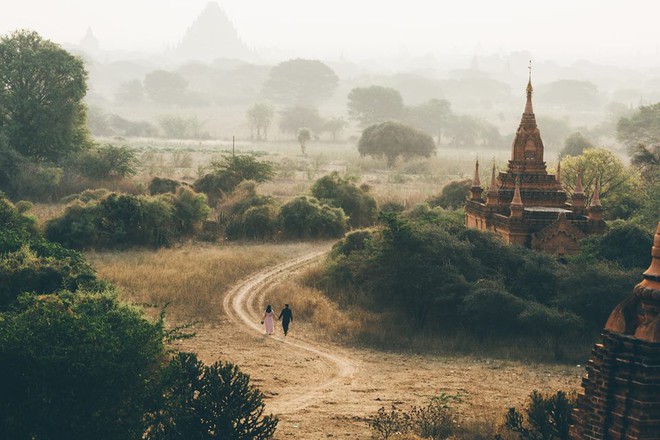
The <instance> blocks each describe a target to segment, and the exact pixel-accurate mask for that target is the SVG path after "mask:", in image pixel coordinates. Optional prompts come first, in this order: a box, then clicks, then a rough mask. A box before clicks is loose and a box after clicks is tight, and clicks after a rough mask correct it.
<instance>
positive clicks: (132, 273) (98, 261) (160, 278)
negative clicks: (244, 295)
mask: <svg viewBox="0 0 660 440" xmlns="http://www.w3.org/2000/svg"><path fill="white" fill-rule="evenodd" d="M312 246H313V244H305V243H297V244H285V245H274V244H257V245H240V246H239V245H224V244H223V245H204V244H199V243H196V244H187V245H184V246H182V247H180V248H175V249H159V250H157V251H152V250H144V249H140V250H129V251H123V252H112V251H108V252H100V251H96V252H89V253H87V254H86V256H87V258H88V260H89V261H90V262H91V263H92V264H93V265H94V267H95V268H96V270H97V272H98V275H99V278H101V279H105V280H108V281H110V282H112V283H113V284H115V285H116V286H117V287H118V288H119V289H120V291H121V297H122V299H123V300H125V301H128V302H132V303H137V304H150V305H155V306H158V307H162V306H164V305H165V304H169V307H170V308H169V310H168V313H169V314H170V315H173V316H174V317H175V318H177V319H196V320H202V321H209V322H212V321H214V320H216V319H217V318H218V314H219V313H220V306H219V303H218V300H219V299H221V298H222V296H223V295H224V293H225V292H226V291H227V290H228V289H229V287H230V286H232V285H233V284H234V283H236V282H237V281H239V280H240V279H242V278H244V277H246V276H247V275H249V274H250V273H253V272H256V271H258V270H259V269H262V268H264V267H267V266H270V265H274V264H277V263H279V262H281V261H283V260H285V259H287V258H290V257H292V256H293V255H297V254H299V253H302V252H304V251H305V249H311V247H312Z"/></svg>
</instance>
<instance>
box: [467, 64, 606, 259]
mask: <svg viewBox="0 0 660 440" xmlns="http://www.w3.org/2000/svg"><path fill="white" fill-rule="evenodd" d="M533 92H534V88H533V87H532V80H531V72H530V79H529V82H528V83H527V88H526V94H527V100H526V102H525V110H524V111H523V114H522V118H521V120H520V125H519V126H518V130H517V131H516V136H515V138H514V140H513V143H512V144H511V160H509V163H508V166H507V170H506V171H504V172H500V173H499V175H497V176H495V168H494V167H493V175H492V178H491V183H490V187H489V188H488V191H487V192H486V200H485V201H484V200H483V198H482V193H483V189H482V187H481V182H480V181H479V174H478V173H479V164H478V162H477V164H476V166H475V177H474V179H473V181H472V187H471V188H470V196H469V198H468V200H467V202H466V204H465V225H466V226H467V227H469V228H473V229H479V230H488V231H493V232H496V233H497V234H499V235H500V236H501V237H502V239H503V240H504V241H506V242H507V243H511V244H518V245H521V246H527V247H531V248H533V249H539V250H542V251H545V252H548V253H552V254H556V255H564V254H570V253H574V252H576V251H577V250H578V249H579V243H578V242H579V240H580V239H581V238H583V237H584V236H586V235H589V234H599V233H603V232H605V230H606V228H607V226H606V225H605V222H604V221H603V218H602V206H600V199H599V198H598V197H596V202H594V201H593V200H592V203H591V204H590V206H589V208H588V209H587V208H586V197H585V195H584V193H583V189H582V182H581V177H580V178H579V179H578V185H577V187H576V190H575V192H574V194H573V195H572V197H571V202H570V203H569V201H568V195H567V194H566V191H564V189H563V187H562V184H561V176H560V170H561V165H558V166H557V176H554V175H552V174H548V171H547V168H546V163H545V161H544V159H543V153H544V147H543V140H542V139H541V132H540V130H539V128H538V126H537V124H536V115H535V114H534V107H533V105H532V94H533ZM596 193H597V190H596ZM594 203H596V204H594Z"/></svg>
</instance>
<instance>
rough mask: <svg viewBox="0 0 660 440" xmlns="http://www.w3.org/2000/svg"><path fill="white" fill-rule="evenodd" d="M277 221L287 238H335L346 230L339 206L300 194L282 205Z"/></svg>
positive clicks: (343, 216)
mask: <svg viewBox="0 0 660 440" xmlns="http://www.w3.org/2000/svg"><path fill="white" fill-rule="evenodd" d="M279 221H280V224H281V225H282V233H283V234H284V235H285V236H286V237H289V238H337V237H341V236H342V235H344V233H345V232H346V221H347V219H346V214H344V211H342V210H341V208H333V207H331V206H328V205H324V204H321V203H320V202H319V201H318V200H317V199H316V198H315V197H308V196H300V197H296V198H295V199H293V200H291V201H289V202H287V203H285V204H284V205H282V208H281V209H280V213H279Z"/></svg>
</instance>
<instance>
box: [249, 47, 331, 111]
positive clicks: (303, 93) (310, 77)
mask: <svg viewBox="0 0 660 440" xmlns="http://www.w3.org/2000/svg"><path fill="white" fill-rule="evenodd" d="M338 82H339V78H337V75H336V74H335V72H334V71H333V70H332V69H331V68H330V67H328V66H327V65H325V64H323V63H322V62H321V61H318V60H305V59H301V58H297V59H295V60H289V61H284V62H282V63H280V64H278V65H277V66H275V67H273V68H272V69H271V71H270V75H269V77H268V79H267V80H266V82H265V83H264V85H263V91H262V93H263V95H264V96H266V97H267V98H270V99H273V100H274V101H277V102H280V103H283V104H288V105H294V106H312V105H316V104H318V103H320V102H323V101H325V100H326V99H328V98H330V97H331V96H332V94H333V93H334V91H335V89H336V88H337V83H338Z"/></svg>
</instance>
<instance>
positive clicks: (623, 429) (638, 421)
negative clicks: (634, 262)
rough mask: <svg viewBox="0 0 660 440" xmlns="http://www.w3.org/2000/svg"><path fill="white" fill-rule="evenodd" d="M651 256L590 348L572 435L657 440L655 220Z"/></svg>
mask: <svg viewBox="0 0 660 440" xmlns="http://www.w3.org/2000/svg"><path fill="white" fill-rule="evenodd" d="M651 256H652V259H651V265H650V266H649V268H648V269H647V270H646V272H644V279H643V280H642V282H641V283H639V284H637V286H635V288H634V289H633V292H632V295H631V296H629V297H628V298H627V299H625V300H624V301H623V302H621V304H619V305H618V306H617V307H616V308H615V309H614V310H613V311H612V314H611V315H610V317H609V319H608V320H607V324H605V329H604V330H603V333H602V335H601V337H602V343H599V344H596V346H595V347H594V349H593V352H592V356H591V360H589V363H588V364H587V367H586V369H587V376H586V377H585V378H584V379H583V380H582V386H583V388H584V391H583V393H581V394H580V395H579V396H578V405H577V409H576V411H575V423H574V425H573V426H572V428H571V438H572V439H573V440H660V223H658V229H657V232H656V234H655V238H654V241H653V248H652V250H651ZM576 288H578V289H579V288H580V286H576Z"/></svg>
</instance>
